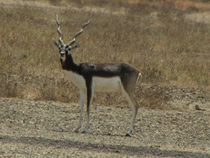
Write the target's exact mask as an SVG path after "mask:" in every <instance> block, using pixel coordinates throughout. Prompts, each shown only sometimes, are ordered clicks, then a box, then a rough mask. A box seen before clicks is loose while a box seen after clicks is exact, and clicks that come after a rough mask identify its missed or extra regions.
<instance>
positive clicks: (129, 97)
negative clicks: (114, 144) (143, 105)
mask: <svg viewBox="0 0 210 158" xmlns="http://www.w3.org/2000/svg"><path fill="white" fill-rule="evenodd" d="M124 94H125V96H126V99H127V101H128V103H129V104H130V106H131V108H132V117H131V124H130V127H129V130H128V132H127V133H126V136H131V133H132V131H133V124H134V120H135V118H136V114H137V111H138V104H137V102H136V100H135V98H134V96H133V94H132V93H131V92H124Z"/></svg>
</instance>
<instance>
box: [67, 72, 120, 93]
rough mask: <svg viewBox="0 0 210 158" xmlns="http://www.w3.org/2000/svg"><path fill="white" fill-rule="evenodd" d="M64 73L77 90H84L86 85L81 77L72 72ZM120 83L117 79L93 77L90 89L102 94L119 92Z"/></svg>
mask: <svg viewBox="0 0 210 158" xmlns="http://www.w3.org/2000/svg"><path fill="white" fill-rule="evenodd" d="M64 73H65V74H66V75H67V77H69V78H70V79H71V81H72V82H73V83H74V84H75V86H77V87H78V88H79V89H83V90H85V89H86V83H85V79H84V77H83V76H81V75H79V74H76V73H74V72H72V71H66V70H64ZM121 87H122V83H121V80H120V78H119V77H93V78H92V88H93V89H94V90H96V91H97V90H98V91H103V92H118V91H121Z"/></svg>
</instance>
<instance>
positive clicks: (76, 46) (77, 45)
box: [71, 43, 80, 49]
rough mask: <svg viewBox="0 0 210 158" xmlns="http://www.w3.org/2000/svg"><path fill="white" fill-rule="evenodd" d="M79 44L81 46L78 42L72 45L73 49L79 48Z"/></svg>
mask: <svg viewBox="0 0 210 158" xmlns="http://www.w3.org/2000/svg"><path fill="white" fill-rule="evenodd" d="M79 46H80V43H78V44H76V45H74V46H72V47H71V49H74V48H78V47H79Z"/></svg>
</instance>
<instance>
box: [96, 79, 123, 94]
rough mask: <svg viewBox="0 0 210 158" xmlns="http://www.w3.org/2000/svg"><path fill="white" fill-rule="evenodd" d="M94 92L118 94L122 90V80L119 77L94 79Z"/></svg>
mask: <svg viewBox="0 0 210 158" xmlns="http://www.w3.org/2000/svg"><path fill="white" fill-rule="evenodd" d="M92 83H93V88H94V90H99V91H103V92H118V91H120V90H121V85H122V84H121V80H120V78H119V77H107V78H103V77H93V80H92Z"/></svg>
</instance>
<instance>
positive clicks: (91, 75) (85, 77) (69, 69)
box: [53, 15, 141, 136]
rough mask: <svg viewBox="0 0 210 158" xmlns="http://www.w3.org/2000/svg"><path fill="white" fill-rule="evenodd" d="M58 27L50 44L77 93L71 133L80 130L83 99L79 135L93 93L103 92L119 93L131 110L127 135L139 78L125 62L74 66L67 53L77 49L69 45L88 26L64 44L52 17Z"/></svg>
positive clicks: (133, 113) (136, 105) (133, 111)
mask: <svg viewBox="0 0 210 158" xmlns="http://www.w3.org/2000/svg"><path fill="white" fill-rule="evenodd" d="M56 22H57V24H58V29H57V31H58V34H59V36H60V37H59V40H58V42H57V41H56V40H53V41H54V44H55V45H56V46H57V47H58V48H59V53H60V62H61V66H62V68H63V71H64V73H65V74H66V75H67V76H68V77H69V78H70V79H71V81H72V82H73V83H74V84H75V86H77V87H78V88H79V90H80V118H79V125H78V127H77V128H76V129H75V132H79V129H80V128H81V122H82V115H83V107H84V103H85V100H86V98H87V125H86V127H85V129H84V130H83V132H82V133H86V132H87V130H88V128H89V124H90V110H91V102H92V98H93V92H94V90H100V91H104V92H118V91H122V92H123V94H124V95H125V97H126V99H127V101H128V103H129V104H130V106H131V108H132V117H131V124H130V127H129V130H128V132H127V134H126V136H130V135H131V132H132V130H133V123H134V120H135V117H136V114H137V110H138V104H137V102H136V100H135V98H134V96H133V89H134V86H135V84H136V82H137V81H138V80H139V78H140V77H141V73H140V72H139V70H137V69H136V68H134V67H133V66H131V65H129V64H127V63H100V64H93V63H79V64H76V63H75V62H74V60H73V58H72V55H71V50H72V49H75V48H77V47H78V46H79V44H76V45H73V44H74V43H75V42H76V37H77V36H78V35H80V34H81V33H82V32H83V29H84V28H85V27H86V26H87V25H88V24H89V23H90V21H88V22H87V23H85V24H84V25H83V26H82V28H81V30H80V31H79V32H77V33H76V34H75V36H74V37H73V40H71V41H70V42H68V44H64V42H63V40H62V37H63V35H62V33H61V30H60V22H59V21H58V16H57V15H56Z"/></svg>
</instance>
